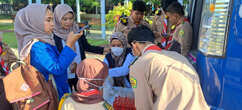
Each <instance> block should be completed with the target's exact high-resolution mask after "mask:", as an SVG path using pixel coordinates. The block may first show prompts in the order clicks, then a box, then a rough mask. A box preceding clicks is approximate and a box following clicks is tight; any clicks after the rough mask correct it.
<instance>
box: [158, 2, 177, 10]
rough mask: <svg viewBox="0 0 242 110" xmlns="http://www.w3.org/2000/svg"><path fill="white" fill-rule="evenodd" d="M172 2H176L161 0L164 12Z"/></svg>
mask: <svg viewBox="0 0 242 110" xmlns="http://www.w3.org/2000/svg"><path fill="white" fill-rule="evenodd" d="M173 2H177V0H162V2H161V7H162V8H163V10H164V11H166V10H167V7H168V6H169V5H170V4H171V3H173Z"/></svg>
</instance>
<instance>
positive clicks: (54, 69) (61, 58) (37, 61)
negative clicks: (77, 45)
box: [30, 42, 76, 75]
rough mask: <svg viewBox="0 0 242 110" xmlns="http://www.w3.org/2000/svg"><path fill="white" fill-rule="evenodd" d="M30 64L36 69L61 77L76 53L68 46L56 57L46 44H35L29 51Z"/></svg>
mask: <svg viewBox="0 0 242 110" xmlns="http://www.w3.org/2000/svg"><path fill="white" fill-rule="evenodd" d="M30 56H31V64H32V65H33V66H35V67H37V69H45V70H47V71H48V72H49V73H52V74H54V75H61V74H63V73H65V72H66V69H67V68H68V66H69V65H70V64H71V63H72V60H73V59H74V58H75V56H76V53H75V52H74V51H73V50H72V49H71V48H70V47H68V46H65V47H64V48H63V50H62V51H61V53H60V54H59V55H58V56H57V55H55V52H53V51H51V49H49V48H48V47H46V44H44V43H42V42H36V43H35V44H34V45H33V46H32V49H31V54H30Z"/></svg>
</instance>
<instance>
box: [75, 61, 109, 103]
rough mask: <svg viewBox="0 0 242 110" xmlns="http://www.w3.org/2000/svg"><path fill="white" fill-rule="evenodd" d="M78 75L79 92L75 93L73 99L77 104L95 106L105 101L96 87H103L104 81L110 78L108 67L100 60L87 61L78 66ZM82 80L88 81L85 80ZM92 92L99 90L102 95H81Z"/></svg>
mask: <svg viewBox="0 0 242 110" xmlns="http://www.w3.org/2000/svg"><path fill="white" fill-rule="evenodd" d="M76 74H77V76H78V78H79V80H78V83H77V85H76V86H77V90H78V91H77V92H76V93H73V95H72V98H73V99H74V100H75V101H77V102H80V103H85V104H94V103H98V102H101V101H103V97H102V93H101V91H99V90H98V89H99V88H98V87H96V86H102V85H103V83H104V80H105V79H106V77H107V76H108V67H107V65H106V64H105V63H104V62H102V61H100V60H98V59H85V60H83V61H82V62H81V63H80V64H79V65H78V66H77V71H76ZM81 78H88V79H87V80H84V79H81ZM91 79H102V80H91ZM87 81H88V82H87ZM90 83H91V84H90ZM93 84H94V85H95V86H94V85H93ZM90 90H97V91H99V92H100V93H99V94H94V95H87V96H84V95H80V93H84V92H87V91H90Z"/></svg>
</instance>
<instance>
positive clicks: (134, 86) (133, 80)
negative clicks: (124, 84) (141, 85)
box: [130, 77, 137, 88]
mask: <svg viewBox="0 0 242 110" xmlns="http://www.w3.org/2000/svg"><path fill="white" fill-rule="evenodd" d="M130 84H131V86H132V88H137V80H136V79H135V78H134V77H131V78H130Z"/></svg>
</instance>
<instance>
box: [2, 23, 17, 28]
mask: <svg viewBox="0 0 242 110" xmlns="http://www.w3.org/2000/svg"><path fill="white" fill-rule="evenodd" d="M13 29H14V26H13V24H12V23H0V30H13Z"/></svg>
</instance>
